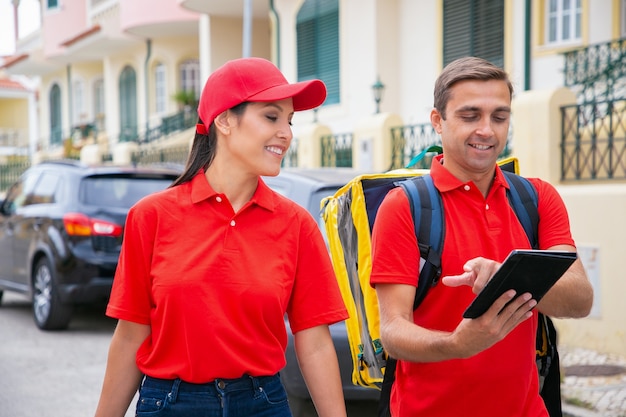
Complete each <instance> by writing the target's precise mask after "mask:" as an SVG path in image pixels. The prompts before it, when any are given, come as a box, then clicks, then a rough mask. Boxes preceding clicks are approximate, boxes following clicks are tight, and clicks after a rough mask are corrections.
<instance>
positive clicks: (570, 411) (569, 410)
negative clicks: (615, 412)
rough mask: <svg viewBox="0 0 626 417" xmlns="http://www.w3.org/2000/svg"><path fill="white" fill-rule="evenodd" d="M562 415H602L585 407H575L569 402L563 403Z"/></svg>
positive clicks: (572, 416) (592, 416)
mask: <svg viewBox="0 0 626 417" xmlns="http://www.w3.org/2000/svg"><path fill="white" fill-rule="evenodd" d="M561 408H562V409H563V417H602V415H601V414H599V413H597V412H595V411H592V410H588V409H586V408H581V407H576V406H573V405H570V404H563V405H562V406H561Z"/></svg>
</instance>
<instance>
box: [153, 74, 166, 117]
mask: <svg viewBox="0 0 626 417" xmlns="http://www.w3.org/2000/svg"><path fill="white" fill-rule="evenodd" d="M154 106H155V107H154V108H155V113H157V114H159V115H161V114H164V113H165V112H167V72H166V68H165V64H163V63H161V62H158V63H157V64H156V65H155V66H154Z"/></svg>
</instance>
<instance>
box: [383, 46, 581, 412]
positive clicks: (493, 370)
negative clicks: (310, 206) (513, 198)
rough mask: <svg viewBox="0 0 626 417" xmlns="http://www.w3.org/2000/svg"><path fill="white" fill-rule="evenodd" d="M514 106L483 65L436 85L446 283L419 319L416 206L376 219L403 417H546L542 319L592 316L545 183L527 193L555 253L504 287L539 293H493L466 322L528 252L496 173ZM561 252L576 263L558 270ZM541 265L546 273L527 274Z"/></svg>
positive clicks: (394, 394) (390, 200)
mask: <svg viewBox="0 0 626 417" xmlns="http://www.w3.org/2000/svg"><path fill="white" fill-rule="evenodd" d="M512 94H513V87H512V84H511V82H510V80H509V77H508V75H507V74H506V72H504V71H503V70H502V69H500V68H498V67H496V66H494V65H493V64H491V63H489V62H487V61H485V60H483V59H480V58H474V57H470V58H461V59H459V60H457V61H454V62H452V63H450V64H449V65H448V66H446V68H444V70H443V71H442V73H441V75H440V76H439V78H438V79H437V81H436V83H435V90H434V109H433V110H432V111H431V115H430V119H431V123H432V124H433V127H434V128H435V130H436V131H437V133H439V134H440V135H441V140H442V147H443V154H442V155H440V156H438V157H436V158H434V159H433V163H432V167H431V176H432V178H433V181H434V184H435V187H436V188H437V190H438V191H439V194H440V195H441V199H442V205H443V212H444V215H445V220H444V223H445V235H444V236H445V240H444V243H443V250H442V254H441V255H442V257H441V264H442V279H441V282H440V283H439V284H437V285H435V286H434V287H433V288H431V289H430V290H429V292H428V294H427V296H426V298H425V299H424V300H423V302H422V303H421V305H420V306H419V308H418V309H417V310H416V311H415V312H414V311H413V301H414V297H415V292H416V285H417V276H418V275H419V259H420V256H419V249H418V245H417V242H416V238H415V233H414V229H413V220H412V217H411V211H410V208H409V202H408V200H407V197H406V194H405V193H404V192H403V191H402V189H400V188H397V189H394V190H392V191H390V192H389V193H388V194H387V196H386V197H385V200H384V201H383V203H382V204H381V205H380V207H379V210H378V213H377V216H376V222H375V224H374V229H373V234H372V262H373V264H372V274H371V284H372V285H373V286H374V287H375V288H376V292H377V296H378V300H379V306H380V329H381V338H382V342H383V345H384V347H385V350H386V351H387V352H388V353H389V354H390V356H392V357H394V358H396V359H398V363H397V369H396V375H395V377H396V379H395V382H394V384H393V388H392V391H391V403H390V406H391V415H392V416H394V417H398V416H399V417H406V416H416V415H425V416H480V417H490V416H492V417H502V416H506V417H513V416H518V417H540V416H541V417H546V416H548V411H547V410H546V407H545V404H544V403H543V400H542V399H541V397H540V395H539V381H538V375H537V368H536V364H535V335H536V329H537V311H540V312H542V313H544V314H546V315H549V316H553V317H572V318H577V317H584V316H586V315H588V314H589V312H590V310H591V305H592V300H593V290H592V287H591V284H590V283H589V280H588V278H587V276H586V274H585V271H584V269H583V266H582V264H581V262H580V260H578V259H577V258H576V255H575V253H576V247H575V242H574V240H573V238H572V236H571V231H570V226H569V218H568V215H567V210H566V207H565V205H564V203H563V200H562V199H561V197H560V196H559V195H558V193H557V191H556V189H555V188H554V187H553V186H552V185H550V184H549V183H547V182H545V181H542V180H540V179H537V178H530V179H529V181H530V182H531V184H532V185H533V187H534V188H535V189H536V192H537V195H538V213H539V226H538V241H539V249H540V250H542V251H547V252H546V253H543V252H542V253H533V254H532V255H528V254H525V255H524V256H525V258H529V257H530V262H528V259H525V260H524V263H523V265H524V267H523V268H522V269H524V268H525V271H526V272H525V273H524V275H523V277H524V278H523V279H522V280H521V281H520V279H511V278H515V276H517V277H519V276H520V275H519V274H518V273H519V270H518V267H516V268H514V269H516V270H517V272H516V274H517V275H510V276H509V277H508V278H507V277H505V278H506V279H505V281H513V282H514V283H517V284H519V282H525V283H526V284H532V285H530V286H528V285H523V286H521V287H516V286H515V285H513V286H510V287H509V288H510V289H509V288H506V287H507V286H508V285H509V284H506V285H505V286H502V285H492V286H490V288H489V289H487V290H486V291H487V292H486V293H485V294H483V295H482V296H480V298H479V299H478V300H477V301H478V302H477V305H478V304H479V306H480V307H481V308H477V307H476V305H474V306H473V307H472V308H470V309H469V310H468V306H469V305H470V304H472V302H473V301H474V299H476V298H477V294H481V292H482V291H483V290H484V289H485V288H486V287H487V286H488V283H489V282H490V280H492V278H493V277H494V274H496V272H497V271H498V270H499V269H500V267H501V264H502V262H504V260H505V259H506V258H507V257H508V256H509V254H510V253H511V252H512V251H513V250H529V249H531V244H530V242H529V241H528V238H527V236H526V233H525V232H524V229H523V227H522V225H521V224H520V222H519V221H518V219H517V216H516V215H515V213H514V211H513V209H512V207H511V205H510V204H509V201H508V200H507V197H506V188H507V187H508V184H507V182H506V180H505V178H504V176H503V174H502V172H501V170H500V168H499V167H498V166H497V164H496V160H497V158H498V156H499V155H500V154H501V152H502V150H503V149H504V146H505V145H506V141H507V135H508V131H509V124H510V118H511V98H512ZM554 251H558V252H568V253H571V254H572V255H563V256H562V257H563V259H564V260H563V259H561V258H559V259H558V260H557V261H556V262H555V261H554V259H553V258H554V255H555V253H554ZM538 255H542V256H544V258H542V260H537V258H536V256H538ZM561 255H562V254H561ZM514 257H515V258H516V259H517V260H518V261H519V258H518V257H517V256H514ZM546 259H548V260H546ZM511 262H513V261H511ZM537 262H539V264H540V265H541V267H539V268H536V269H533V268H532V267H531V268H530V269H529V267H528V265H533V264H537ZM510 265H511V263H507V266H506V268H507V269H508V268H509V266H510ZM555 265H559V268H561V270H560V271H557V270H556V269H555V268H556V267H555ZM557 269H558V268H557ZM503 271H504V270H503ZM529 271H530V272H529ZM546 271H547V272H550V274H548V275H545V274H544V272H546ZM555 271H556V272H555ZM555 277H556V278H555ZM494 282H495V283H496V284H499V283H500V278H497V280H496V281H494ZM546 283H547V284H548V285H546ZM517 284H516V285H517ZM536 284H539V285H536ZM552 284H554V285H553V286H552V287H551V288H550V285H552ZM513 288H517V289H518V291H521V293H518V291H516V290H515V289H513ZM548 288H550V289H549V290H548ZM528 291H530V292H528ZM533 297H535V298H533ZM485 300H486V302H485ZM485 308H486V309H485ZM466 310H468V311H469V313H466ZM464 314H465V315H466V316H467V317H464Z"/></svg>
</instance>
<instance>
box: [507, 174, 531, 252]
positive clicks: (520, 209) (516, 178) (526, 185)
mask: <svg viewBox="0 0 626 417" xmlns="http://www.w3.org/2000/svg"><path fill="white" fill-rule="evenodd" d="M502 173H503V174H504V178H506V181H507V182H508V183H509V190H508V191H507V197H508V199H509V202H510V203H511V207H513V211H514V212H515V215H516V216H517V218H518V219H519V221H520V223H521V224H522V226H523V227H524V231H525V232H526V236H528V240H529V241H530V244H531V246H532V247H533V248H534V249H538V248H539V239H538V227H539V211H538V209H537V205H538V203H539V199H538V197H537V190H535V187H534V186H533V185H532V184H531V182H530V181H529V180H528V179H527V178H524V177H522V176H520V175H516V174H514V173H512V172H508V171H502Z"/></svg>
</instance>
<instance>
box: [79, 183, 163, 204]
mask: <svg viewBox="0 0 626 417" xmlns="http://www.w3.org/2000/svg"><path fill="white" fill-rule="evenodd" d="M172 181H173V178H170V177H159V178H154V177H149V178H146V177H137V176H93V177H87V178H85V179H83V181H82V182H81V192H80V197H79V198H80V200H81V202H82V203H83V204H86V205H92V206H98V207H123V208H130V207H131V206H132V205H134V204H135V203H136V202H137V201H139V200H140V199H141V198H143V197H145V196H147V195H148V194H152V193H154V192H157V191H161V190H164V189H165V188H167V187H168V186H169V185H170V184H171V183H172Z"/></svg>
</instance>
